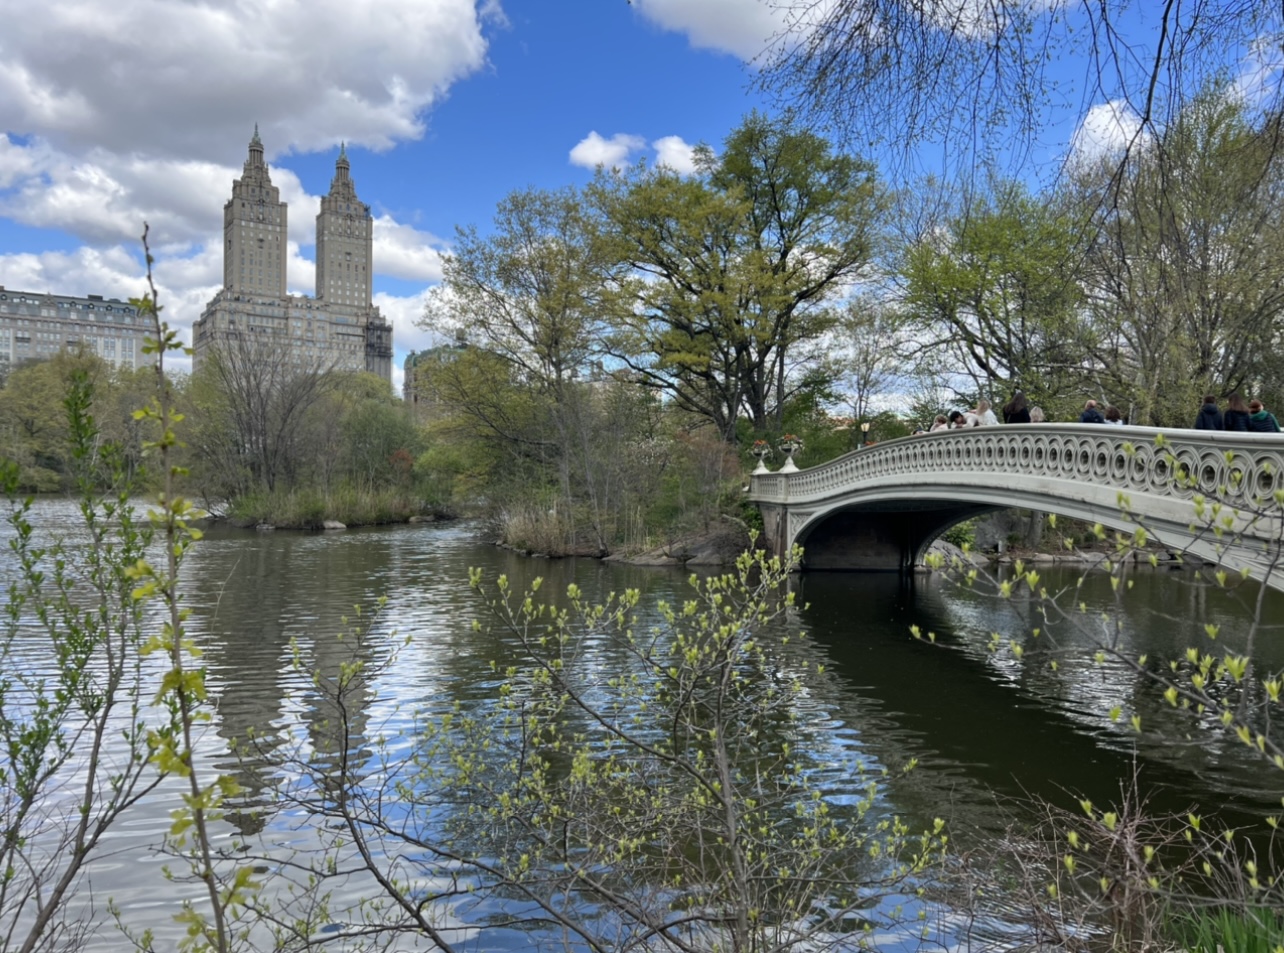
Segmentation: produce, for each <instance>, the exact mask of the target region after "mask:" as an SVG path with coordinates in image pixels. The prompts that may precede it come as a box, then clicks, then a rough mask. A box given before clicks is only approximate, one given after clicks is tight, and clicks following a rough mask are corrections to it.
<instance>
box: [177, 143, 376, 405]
mask: <svg viewBox="0 0 1284 953" xmlns="http://www.w3.org/2000/svg"><path fill="white" fill-rule="evenodd" d="M288 217H289V209H288V207H287V204H286V203H285V202H283V201H282V200H281V193H280V189H278V188H277V187H276V186H275V185H273V184H272V177H271V172H270V170H269V168H268V164H267V162H266V161H265V160H264V157H263V142H262V140H261V139H260V138H259V130H258V126H255V127H254V136H253V138H251V139H250V144H249V154H248V156H247V158H246V160H245V164H244V167H243V169H242V173H241V176H240V178H237V179H235V180H233V182H232V197H231V198H230V199H229V200H228V201H227V203H226V204H225V205H224V206H223V287H222V289H220V290H219V292H218V293H217V294H215V295H214V297H213V298H212V299H210V301H209V303H208V304H207V305H206V306H205V309H204V310H203V311H202V312H201V316H200V318H198V319H197V321H196V322H195V324H194V325H193V327H192V344H193V348H194V353H193V367H194V368H199V367H200V365H201V363H202V362H203V361H204V360H206V359H208V358H209V357H210V356H211V354H212V353H213V352H214V351H216V350H217V349H218V348H220V347H230V346H236V347H240V348H245V347H247V346H254V347H256V348H259V347H261V348H264V349H266V350H267V351H270V352H271V353H272V354H273V355H274V356H276V357H286V358H288V359H289V360H290V361H291V362H292V363H294V364H296V365H298V366H299V367H307V368H315V369H321V370H326V369H336V370H353V371H357V370H364V371H368V372H370V373H372V374H376V375H378V376H379V377H381V378H383V379H384V380H386V381H388V382H389V384H391V382H392V327H391V325H390V324H389V323H388V322H387V320H385V319H384V317H383V315H382V314H381V313H380V311H379V309H378V308H377V307H375V305H374V303H373V295H372V292H373V284H372V278H373V275H372V271H373V266H374V261H373V253H374V217H373V216H372V215H371V213H370V206H369V205H367V204H365V203H364V202H362V201H361V200H360V198H359V197H358V196H357V190H356V184H355V183H354V182H353V180H352V175H351V166H350V163H349V162H348V156H347V149H346V148H345V147H344V146H342V145H341V146H340V147H339V158H338V160H337V161H336V162H335V171H334V178H333V179H332V180H331V182H330V190H329V192H328V193H327V194H326V195H324V196H322V198H321V210H320V212H319V213H318V214H317V218H316V295H315V297H313V296H309V295H292V294H289V293H288V291H287V280H288V276H287V274H286V261H287V258H288V229H287V226H288Z"/></svg>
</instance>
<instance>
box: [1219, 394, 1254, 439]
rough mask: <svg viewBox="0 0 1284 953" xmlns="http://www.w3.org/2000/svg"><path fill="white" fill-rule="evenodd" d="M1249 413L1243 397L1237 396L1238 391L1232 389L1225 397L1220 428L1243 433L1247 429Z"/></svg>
mask: <svg viewBox="0 0 1284 953" xmlns="http://www.w3.org/2000/svg"><path fill="white" fill-rule="evenodd" d="M1251 413H1252V411H1251V410H1249V409H1248V404H1246V403H1244V398H1243V397H1240V396H1239V391H1234V392H1233V393H1232V394H1231V395H1230V396H1229V397H1227V398H1226V409H1225V410H1223V411H1222V429H1223V430H1235V431H1238V432H1239V433H1244V432H1245V431H1246V430H1248V429H1249V428H1248V417H1249V414H1251Z"/></svg>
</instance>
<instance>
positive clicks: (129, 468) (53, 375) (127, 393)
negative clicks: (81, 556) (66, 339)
mask: <svg viewBox="0 0 1284 953" xmlns="http://www.w3.org/2000/svg"><path fill="white" fill-rule="evenodd" d="M76 381H81V383H79V384H77V383H75V382H76ZM73 387H79V388H80V389H81V390H82V392H85V393H88V394H89V399H90V400H91V401H92V406H91V407H88V408H86V409H85V413H86V414H90V413H91V414H92V416H93V419H94V426H95V428H96V429H97V431H98V433H99V434H100V436H101V439H103V440H105V441H110V442H111V443H112V444H113V445H114V446H116V447H118V448H119V451H120V454H121V460H120V462H121V465H122V466H123V467H124V468H125V470H126V472H127V474H130V475H134V476H139V475H141V474H140V467H141V461H142V456H143V450H142V445H143V439H144V433H143V423H142V422H140V421H138V420H136V419H135V418H134V410H135V409H136V408H138V407H140V406H141V405H142V404H143V402H144V401H145V400H146V399H147V396H148V395H149V394H150V392H151V391H150V388H151V374H150V371H147V370H140V371H136V372H130V371H125V370H120V369H117V368H114V367H113V366H112V365H109V364H108V363H107V362H105V361H103V360H102V359H100V358H98V357H97V356H95V355H94V354H92V353H89V352H85V351H83V350H75V351H63V352H60V353H58V354H56V355H54V357H52V358H50V359H49V360H47V361H33V362H28V363H25V364H22V365H19V366H18V367H16V368H14V369H13V370H12V371H10V372H9V374H8V375H6V377H5V379H4V383H3V386H2V387H0V447H3V448H4V450H3V455H4V457H5V458H6V459H8V460H10V461H12V462H13V463H14V464H15V465H16V466H17V467H18V472H17V480H18V486H19V487H20V488H21V489H23V490H26V491H31V492H43V493H47V492H55V491H58V490H68V491H70V490H73V489H74V487H75V486H76V481H77V479H78V477H77V472H76V464H75V462H74V460H73V459H72V458H71V452H72V451H71V449H70V448H71V447H72V446H74V441H73V440H72V433H71V430H70V424H69V423H68V417H67V411H66V405H65V399H66V397H67V395H68V394H69V393H70V392H71V391H72V389H73Z"/></svg>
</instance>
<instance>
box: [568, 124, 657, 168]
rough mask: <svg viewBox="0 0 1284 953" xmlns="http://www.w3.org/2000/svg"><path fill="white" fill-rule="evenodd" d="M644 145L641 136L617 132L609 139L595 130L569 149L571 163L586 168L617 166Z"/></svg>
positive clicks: (626, 160) (644, 141)
mask: <svg viewBox="0 0 1284 953" xmlns="http://www.w3.org/2000/svg"><path fill="white" fill-rule="evenodd" d="M645 146H646V140H645V139H643V138H642V137H641V136H632V135H629V134H628V133H624V132H617V133H616V134H615V135H613V136H612V137H611V138H610V139H604V138H602V137H601V136H600V135H598V134H597V132H590V133H589V134H588V135H587V136H585V137H584V138H583V139H581V140H580V141H579V142H577V143H576V144H575V148H573V149H572V150H571V164H572V165H578V166H583V167H584V168H586V169H596V168H597V167H598V166H600V165H601V166H606V167H607V168H612V169H614V168H619V167H620V166H622V165H625V164H626V163H627V162H628V161H629V156H630V155H632V154H633V153H634V152H637V151H638V150H639V149H642V148H644V147H645Z"/></svg>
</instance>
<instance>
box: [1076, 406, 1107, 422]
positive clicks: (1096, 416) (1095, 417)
mask: <svg viewBox="0 0 1284 953" xmlns="http://www.w3.org/2000/svg"><path fill="white" fill-rule="evenodd" d="M1105 422H1106V418H1105V417H1103V416H1101V411H1100V410H1098V409H1097V402H1096V401H1095V400H1090V401H1088V402H1087V403H1086V404H1084V405H1083V413H1081V414H1080V415H1079V423H1081V424H1104V423H1105Z"/></svg>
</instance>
